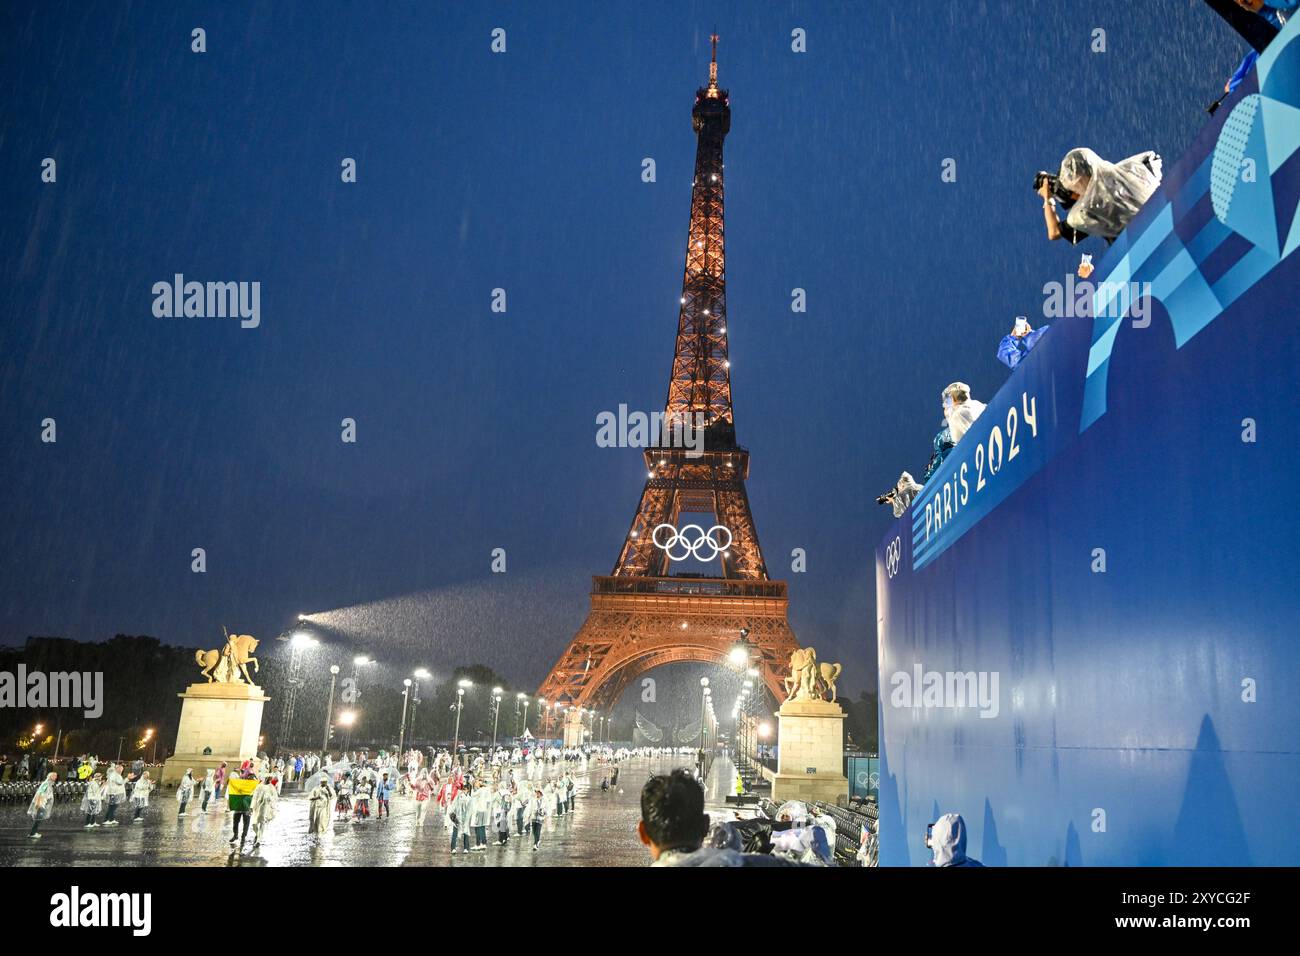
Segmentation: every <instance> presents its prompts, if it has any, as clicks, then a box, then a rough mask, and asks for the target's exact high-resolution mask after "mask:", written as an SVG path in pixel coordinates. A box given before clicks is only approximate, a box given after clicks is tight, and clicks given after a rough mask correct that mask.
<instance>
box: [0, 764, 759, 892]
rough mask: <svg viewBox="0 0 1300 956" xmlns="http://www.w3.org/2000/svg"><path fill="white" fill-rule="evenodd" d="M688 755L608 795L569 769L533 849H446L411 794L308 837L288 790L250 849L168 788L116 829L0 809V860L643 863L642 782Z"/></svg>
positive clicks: (212, 807)
mask: <svg viewBox="0 0 1300 956" xmlns="http://www.w3.org/2000/svg"><path fill="white" fill-rule="evenodd" d="M689 759H690V758H689V757H685V756H683V757H667V756H665V757H662V758H649V757H642V758H634V759H631V760H626V761H623V762H622V763H621V764H620V765H619V766H620V774H619V785H618V787H617V788H612V789H611V790H610V791H609V792H608V793H602V792H601V790H600V780H601V772H600V770H598V769H589V770H588V772H586V773H581V774H577V775H575V780H576V782H577V792H576V800H575V810H574V812H573V813H572V814H567V815H565V816H563V817H550V818H548V819H547V821H546V825H545V828H544V829H543V831H542V844H541V849H540V850H538V851H536V852H534V851H533V850H532V841H531V838H529V837H524V838H520V837H517V836H514V835H512V836H511V838H510V843H509V845H507V846H504V847H497V846H491V845H490V846H489V847H488V849H487V851H486V852H482V853H469V854H464V853H458V854H456V855H454V856H453V855H452V854H451V852H450V847H451V831H450V830H448V829H447V828H446V826H445V821H444V814H443V813H442V811H441V810H440V809H439V808H438V807H437V805H436V804H434V805H433V806H431V807H430V809H429V812H428V813H427V815H426V817H425V821H424V825H423V826H419V827H418V826H416V824H415V820H416V815H415V800H414V799H413V798H411V797H394V799H393V801H392V817H391V818H386V819H383V820H379V819H375V818H373V817H372V818H371V819H369V820H366V821H363V822H360V823H356V822H353V821H351V820H347V821H335V823H334V826H333V832H332V833H331V834H327V835H326V836H325V837H324V838H323V839H313V838H312V837H310V836H309V835H308V833H307V798H306V794H305V793H301V792H298V791H296V790H291V789H289V788H287V787H286V789H285V791H284V793H283V795H282V796H281V798H280V801H279V810H278V813H277V815H276V818H275V819H274V820H273V821H272V822H271V824H270V825H269V826H268V827H267V830H266V833H265V834H264V839H263V843H262V845H261V846H260V847H258V848H257V849H256V850H254V849H253V848H252V843H251V840H252V837H251V835H250V837H249V841H250V842H249V843H248V844H246V845H245V847H244V849H243V851H242V852H237V851H235V850H233V849H232V848H231V847H230V846H229V845H228V844H227V842H226V841H227V840H229V839H230V825H231V816H230V814H228V813H226V812H225V809H224V806H221V807H218V806H217V805H216V804H215V802H214V803H211V804H209V806H208V810H207V812H206V813H204V812H200V811H199V810H198V807H197V804H191V805H190V808H189V813H188V814H187V815H186V816H184V817H178V816H177V810H178V809H179V805H178V804H177V802H176V799H175V796H174V793H173V792H172V791H158V792H156V793H155V794H154V795H153V798H152V802H151V804H150V806H149V808H148V810H147V811H146V812H145V816H144V818H143V820H142V822H140V823H131V822H129V821H130V816H131V811H130V808H129V807H125V808H123V810H124V811H125V812H121V811H119V816H120V817H121V819H122V820H123V822H122V825H121V826H119V827H110V828H104V827H99V828H96V829H93V830H84V829H82V826H81V824H82V821H83V819H84V818H83V816H82V814H81V813H80V812H79V810H78V808H77V803H78V801H76V800H72V799H69V800H68V801H67V802H66V803H65V804H63V805H61V806H59V807H57V808H56V810H55V812H54V815H53V816H52V817H51V818H50V819H49V820H46V821H45V823H44V824H43V825H42V827H41V833H42V834H44V836H42V837H41V839H39V840H32V839H29V838H28V836H27V832H28V829H29V828H30V827H31V820H30V818H28V816H27V815H26V806H25V805H21V806H19V805H8V806H5V807H3V808H0V866H5V867H12V866H114V865H129V866H253V867H262V866H388V867H391V866H479V867H482V866H489V867H491V866H646V865H647V864H648V863H649V856H648V854H647V853H646V849H645V847H643V846H642V845H641V842H640V841H639V840H638V839H637V834H636V824H637V821H638V820H639V819H640V817H641V809H640V794H641V786H642V784H644V783H645V781H646V779H647V778H648V777H649V776H650V775H651V774H654V773H666V772H668V771H669V770H671V769H672V768H673V767H674V766H679V765H685V763H686V762H687V761H689ZM593 767H594V765H593ZM734 779H735V771H734V769H733V768H732V765H731V762H730V761H729V760H727V759H726V758H725V757H719V758H717V760H715V762H714V765H713V769H712V772H711V773H710V775H709V779H708V780H707V781H706V790H707V804H708V807H709V808H710V809H712V808H714V807H719V806H721V805H722V804H723V803H724V795H725V793H726V792H727V790H728V784H729V782H730V781H732V780H734ZM101 819H102V815H101ZM488 838H489V840H490V839H491V838H492V834H491V833H489V835H488Z"/></svg>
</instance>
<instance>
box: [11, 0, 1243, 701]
mask: <svg viewBox="0 0 1300 956" xmlns="http://www.w3.org/2000/svg"><path fill="white" fill-rule="evenodd" d="M196 26H201V27H203V28H205V29H206V31H207V44H208V52H206V53H204V54H201V55H199V54H194V53H191V52H190V30H191V29H192V28H193V27H196ZM495 27H501V28H504V29H505V30H506V31H507V52H506V53H505V54H503V55H494V54H493V53H492V52H491V51H490V48H489V43H490V33H491V31H492V29H493V28H495ZM715 27H716V29H717V31H718V33H719V34H721V37H722V40H721V44H720V47H719V63H720V81H721V85H722V86H724V87H726V88H728V89H729V90H730V92H731V105H732V111H733V118H732V131H731V135H730V136H729V137H728V139H727V144H726V155H727V172H728V183H727V186H728V190H727V197H726V199H727V228H728V234H727V240H728V243H727V244H728V250H727V253H728V263H727V265H728V277H727V278H728V307H729V337H730V345H731V360H732V383H733V389H734V397H735V408H736V422H737V430H738V438H739V440H740V442H741V443H742V444H744V445H746V446H747V447H748V448H749V449H750V451H751V453H752V456H753V467H752V471H751V476H750V481H749V495H750V500H751V504H752V506H753V509H754V514H755V517H756V520H757V523H758V531H759V535H760V540H761V542H762V544H763V548H764V552H765V556H766V559H767V563H768V567H769V569H770V570H771V572H772V574H773V575H774V576H776V577H783V578H786V579H787V580H789V581H790V592H791V604H792V609H791V617H792V622H793V624H794V627H795V630H796V633H797V634H798V635H799V637H800V639H801V640H802V641H803V642H804V643H810V644H814V645H815V646H816V647H817V648H818V653H819V656H820V657H822V658H823V659H824V660H842V661H843V662H844V665H845V684H846V685H847V687H848V688H850V689H851V690H852V691H854V692H856V690H857V689H860V688H862V687H864V686H869V685H871V684H873V683H874V669H875V665H874V660H875V628H876V624H875V611H874V590H875V572H874V565H873V548H874V546H875V544H876V543H877V541H878V539H879V537H880V536H881V535H882V534H883V532H884V529H885V527H886V525H887V524H888V522H889V520H890V518H891V516H890V514H889V513H888V511H887V509H884V508H880V507H878V506H877V505H876V504H875V501H874V498H875V496H876V495H877V494H878V493H879V492H881V491H883V490H884V489H885V488H887V487H888V486H889V485H890V484H891V483H892V482H893V481H894V479H895V478H896V477H897V475H898V472H899V471H900V470H901V469H903V468H907V469H909V470H910V471H912V472H913V473H914V474H918V475H919V474H920V472H921V471H922V470H923V469H924V465H925V461H926V458H927V457H928V455H929V450H930V439H931V437H932V435H933V433H934V431H935V430H936V428H937V427H938V423H939V419H940V408H939V392H940V389H942V388H943V386H945V385H947V384H948V383H949V382H951V381H954V380H963V381H966V382H968V383H970V384H971V385H972V386H973V391H974V394H975V397H977V398H987V397H988V395H989V394H990V393H991V392H993V391H994V390H995V389H996V388H997V387H998V385H999V384H1000V383H1001V382H1002V381H1003V379H1004V377H1005V375H1006V369H1005V368H1003V366H1001V365H1000V364H998V362H997V361H996V359H995V354H994V353H995V348H996V345H997V341H998V339H999V338H1000V337H1001V336H1002V335H1003V334H1004V333H1005V332H1006V331H1007V330H1008V329H1009V327H1010V325H1011V323H1012V320H1013V318H1014V316H1015V315H1017V314H1027V315H1029V316H1030V317H1031V321H1035V322H1036V321H1037V317H1038V316H1041V310H1042V295H1041V292H1040V289H1041V285H1042V283H1043V282H1045V281H1049V280H1051V279H1054V278H1055V279H1061V278H1063V276H1064V275H1065V273H1066V272H1067V271H1070V270H1071V269H1072V268H1073V266H1074V264H1075V263H1077V261H1078V254H1079V250H1075V249H1071V248H1070V247H1068V246H1066V245H1065V244H1064V243H1057V244H1055V245H1049V244H1048V243H1047V241H1046V240H1045V238H1044V236H1043V227H1042V221H1041V212H1040V202H1039V200H1038V198H1037V197H1036V196H1035V195H1034V194H1033V193H1032V191H1031V188H1030V187H1031V183H1032V180H1033V174H1034V171H1035V170H1036V169H1039V168H1047V169H1053V170H1054V169H1055V168H1056V167H1057V165H1058V164H1059V161H1060V158H1061V156H1062V155H1063V154H1064V153H1065V152H1066V151H1067V150H1068V149H1070V148H1071V147H1074V146H1080V145H1086V146H1090V147H1092V148H1094V149H1095V150H1097V151H1098V152H1099V153H1101V154H1102V155H1103V156H1106V157H1108V158H1112V159H1118V158H1122V157H1124V156H1127V155H1130V154H1132V153H1136V152H1138V151H1140V150H1143V149H1147V148H1153V149H1156V150H1157V151H1159V152H1160V153H1162V154H1163V155H1164V156H1165V157H1166V161H1167V162H1172V161H1173V160H1174V159H1176V158H1177V156H1178V155H1179V154H1180V153H1181V152H1182V150H1183V149H1184V148H1185V147H1186V146H1187V145H1188V144H1189V143H1190V141H1191V139H1192V138H1193V137H1194V136H1195V134H1196V133H1197V131H1198V130H1199V129H1200V128H1201V126H1202V125H1203V124H1204V123H1205V120H1206V117H1205V114H1204V112H1203V110H1202V107H1203V106H1204V104H1205V103H1207V102H1209V101H1210V100H1212V99H1214V98H1215V96H1216V95H1217V94H1218V92H1220V91H1221V87H1222V83H1223V81H1224V79H1225V78H1226V77H1227V75H1228V74H1230V73H1231V72H1232V69H1233V68H1234V67H1235V65H1236V62H1237V60H1238V59H1239V57H1240V55H1241V53H1242V52H1243V49H1242V48H1243V44H1242V43H1241V42H1240V41H1239V40H1238V39H1237V38H1236V37H1235V36H1234V35H1233V34H1232V33H1230V31H1228V30H1227V28H1226V27H1224V26H1223V24H1222V23H1220V22H1219V21H1218V20H1217V19H1216V18H1215V17H1214V16H1213V15H1212V14H1210V13H1209V12H1208V10H1207V9H1205V7H1204V5H1203V4H1202V3H1200V2H1192V0H1164V2H1158V3H1140V4H1139V3H1133V2H1131V0H1124V2H1120V0H1116V2H1106V3H1066V2H1050V3H1021V2H1007V3H926V4H918V5H902V4H894V3H884V2H870V3H855V4H843V5H841V4H825V3H823V4H802V3H783V4H763V3H749V2H746V3H708V4H704V3H648V4H631V3H598V4H579V3H564V4H554V5H550V4H548V5H542V4H533V3H521V4H511V5H499V6H498V5H475V6H474V7H473V8H472V9H471V7H470V5H460V4H433V3H409V4H396V5H384V4H364V5H363V4H353V5H340V4H334V3H316V4H311V5H296V6H291V5H288V4H258V5H253V4H221V5H219V6H217V5H213V6H212V7H211V8H209V7H206V6H202V5H193V4H181V3H178V4H172V3H168V4H158V3H138V4H132V5H126V4H102V5H93V6H92V5H90V4H84V3H71V4H58V3H39V4H38V3H9V4H6V5H5V7H4V10H3V12H2V13H0V86H2V87H3V91H4V93H3V103H2V104H0V197H2V200H3V203H2V208H3V210H4V215H3V217H2V218H0V303H2V306H3V307H2V309H0V321H2V322H3V325H2V326H0V448H2V449H3V458H0V474H2V475H3V491H2V492H0V561H2V562H3V564H2V565H0V567H3V573H2V574H0V643H19V642H21V641H22V640H23V639H24V638H25V637H26V636H27V635H30V634H56V635H63V636H69V637H76V638H81V639H87V640H99V639H104V638H107V637H110V636H112V635H113V634H114V633H118V632H124V633H147V634H153V635H155V636H157V637H159V638H161V639H163V640H164V641H168V642H171V643H179V644H200V643H203V644H204V645H205V646H217V645H216V643H214V642H215V641H216V640H217V638H218V637H219V634H220V628H221V626H222V625H227V626H229V627H231V628H232V629H238V630H240V631H246V632H250V633H253V634H257V635H259V636H267V637H269V636H274V634H275V633H277V632H279V631H280V630H282V629H283V628H284V627H286V626H287V625H288V624H289V623H290V622H291V621H292V619H293V617H294V615H296V614H297V613H299V612H302V611H323V610H326V609H331V608H337V607H342V606H348V605H357V604H367V603H369V602H375V601H381V600H383V599H388V598H393V597H397V596H401V595H408V594H414V593H420V592H433V593H432V595H429V596H427V597H426V598H422V599H420V600H421V601H424V602H425V603H426V606H432V607H434V608H435V609H436V610H435V613H434V614H433V617H432V618H430V617H429V616H428V615H423V616H422V615H408V614H406V613H405V612H404V611H403V610H402V608H403V607H404V606H405V605H402V604H398V605H396V606H395V607H396V610H394V611H393V612H392V613H389V612H387V611H385V612H384V614H381V615H379V616H378V618H377V619H376V620H377V621H378V623H376V624H375V627H376V628H377V631H376V632H375V633H372V634H369V635H367V636H366V640H367V641H368V642H369V644H370V646H371V647H375V649H377V650H379V651H380V652H381V653H383V652H385V651H387V652H389V653H397V652H399V650H406V651H409V652H410V653H411V654H413V655H415V656H416V657H418V658H419V659H420V660H421V661H423V662H425V663H426V664H428V665H429V666H431V667H435V668H436V667H446V666H450V665H455V664H460V663H468V662H470V661H482V662H484V663H487V664H490V665H492V666H494V667H496V668H498V669H500V670H501V671H502V672H504V673H508V674H510V675H511V676H512V677H514V678H515V679H517V680H518V681H519V682H520V683H521V684H529V683H535V682H537V681H540V679H541V678H542V677H543V676H544V675H545V673H546V671H547V669H548V668H549V666H550V665H551V663H552V662H553V661H554V659H555V657H556V655H558V654H559V652H560V651H561V650H562V649H563V648H564V646H565V644H566V642H567V641H568V640H569V639H570V638H571V637H572V635H573V633H574V632H575V631H576V629H577V627H578V626H579V624H580V623H581V622H582V619H583V616H584V615H585V613H586V608H587V600H588V599H587V591H588V588H589V576H590V575H592V574H605V573H608V571H609V569H610V567H611V566H612V565H613V563H614V560H615V558H616V556H617V553H618V549H619V547H620V545H621V543H622V540H623V536H624V534H625V533H626V531H627V528H628V525H629V523H630V521H631V518H632V515H633V511H634V508H635V506H636V504H637V500H638V496H639V494H640V491H641V487H642V483H643V481H644V471H643V468H642V463H641V458H640V454H639V452H637V451H635V450H629V449H606V448H598V447H597V446H596V443H595V433H596V423H595V419H596V415H597V414H598V413H599V412H601V411H605V410H614V409H617V408H618V406H619V404H620V403H625V404H627V405H628V406H629V407H631V408H633V409H641V410H645V411H652V410H655V409H660V408H662V405H663V401H664V395H665V392H666V385H667V377H668V371H669V361H670V359H671V356H672V346H673V335H674V331H675V327H676V314H677V297H678V294H679V291H680V283H681V272H682V260H683V255H684V250H685V237H686V226H687V217H688V212H689V209H688V205H689V198H690V186H691V172H692V162H693V159H694V149H695V141H694V136H693V134H692V131H691V128H690V109H691V105H692V102H693V97H694V92H695V89H696V87H697V86H699V85H701V84H702V83H703V82H704V81H705V79H706V74H707V63H708V35H709V33H710V32H711V31H712V30H713V29H714V28H715ZM796 27H801V28H803V29H805V30H806V31H807V36H808V41H807V43H808V52H807V53H805V54H796V53H793V52H791V49H790V33H791V30H792V29H794V28H796ZM1095 27H1101V28H1104V29H1105V30H1106V31H1107V46H1108V49H1107V52H1106V53H1104V54H1095V53H1092V52H1090V48H1089V46H1090V40H1091V36H1090V34H1091V31H1092V29H1093V28H1095ZM47 156H48V157H53V158H55V159H56V160H57V163H58V167H57V168H58V181H57V183H56V184H53V185H49V184H43V183H42V182H41V180H40V170H41V161H42V159H44V158H45V157H47ZM344 157H354V158H355V159H356V160H357V163H358V182H357V183H355V184H344V183H342V182H341V181H340V175H339V173H340V162H341V160H342V159H343V158H344ZM645 157H652V158H654V159H655V161H656V164H657V173H658V181H657V182H656V183H653V184H646V183H643V182H642V181H641V175H640V174H641V163H642V159H643V158H645ZM945 158H953V159H955V160H956V163H957V181H956V182H955V183H944V182H942V181H941V178H940V171H941V163H942V162H943V160H944V159H945ZM1103 249H1104V247H1103V246H1101V245H1100V243H1098V244H1097V245H1096V247H1095V248H1093V247H1092V246H1091V245H1090V246H1088V247H1085V249H1084V250H1083V251H1088V252H1094V253H1097V254H1098V255H1097V258H1098V259H1100V253H1101V252H1102V251H1103ZM174 273H184V274H185V275H186V276H187V277H188V278H192V279H198V280H201V281H202V280H214V281H216V280H222V281H224V280H247V281H254V280H255V281H259V282H260V283H261V288H262V301H261V313H262V316H261V326H260V327H259V328H256V329H241V328H240V327H239V323H238V321H236V320H232V319H193V318H192V319H184V318H180V319H160V318H155V317H154V315H153V313H152V301H153V297H152V294H151V291H150V290H151V287H152V285H153V284H154V283H155V282H158V281H169V280H170V279H171V277H172V276H173V274H174ZM497 287H501V288H504V289H505V290H506V292H507V302H508V311H507V312H506V313H505V314H495V313H493V312H492V311H491V310H490V303H491V292H492V290H493V289H494V288H497ZM795 287H799V288H803V289H806V290H807V300H808V311H807V312H806V313H805V314H796V313H792V312H791V309H790V294H791V290H792V289H793V288H795ZM47 417H49V418H54V419H55V420H56V421H57V428H58V441H57V443H56V444H45V443H42V441H41V440H40V436H41V421H42V419H44V418H47ZM345 417H351V418H354V419H356V421H357V428H358V441H357V443H356V444H344V443H343V442H341V441H340V420H341V419H343V418H345ZM196 547H202V548H204V549H206V553H207V573H205V574H194V573H192V572H191V569H190V565H191V557H190V553H191V549H193V548H196ZM494 548H504V549H505V550H506V553H507V560H508V571H507V573H506V574H492V573H491V572H490V560H491V552H492V549H494ZM794 548H804V549H806V551H807V554H808V570H807V572H806V573H803V574H791V573H789V569H790V553H791V550H792V549H794ZM1026 573H1032V569H1026ZM430 602H431V603H430ZM385 607H388V606H387V605H385ZM385 614H386V615H387V616H384V615H385ZM431 621H432V623H431ZM378 631H383V632H385V633H383V634H382V635H381V634H379V633H378ZM377 645H378V646H377Z"/></svg>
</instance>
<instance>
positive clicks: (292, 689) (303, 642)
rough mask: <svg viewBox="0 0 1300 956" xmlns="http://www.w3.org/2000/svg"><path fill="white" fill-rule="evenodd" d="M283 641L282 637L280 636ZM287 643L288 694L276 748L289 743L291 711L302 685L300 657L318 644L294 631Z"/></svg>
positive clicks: (291, 720) (311, 638)
mask: <svg viewBox="0 0 1300 956" xmlns="http://www.w3.org/2000/svg"><path fill="white" fill-rule="evenodd" d="M281 639H284V635H281ZM288 641H289V693H288V694H287V695H286V700H285V703H284V711H283V712H282V713H281V714H280V739H279V740H277V741H276V745H277V746H278V747H281V748H283V747H286V746H287V745H288V741H289V734H290V733H291V732H292V731H293V711H294V706H295V705H296V704H297V702H298V688H299V687H300V686H301V685H302V678H301V677H300V676H299V673H298V672H299V670H300V668H301V666H302V655H303V654H304V653H306V651H307V650H308V648H311V647H315V646H316V644H317V643H319V642H318V641H317V640H316V638H314V637H312V636H311V634H310V633H309V632H307V631H303V630H298V631H294V632H293V633H292V634H290V635H289V636H288Z"/></svg>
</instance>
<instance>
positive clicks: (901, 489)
mask: <svg viewBox="0 0 1300 956" xmlns="http://www.w3.org/2000/svg"><path fill="white" fill-rule="evenodd" d="M920 490H921V486H920V485H918V484H917V483H916V479H915V478H913V477H912V475H911V474H910V473H909V472H906V471H905V472H903V473H902V474H901V475H899V476H898V481H897V482H895V484H894V494H893V497H891V498H890V499H889V504H890V507H892V508H893V509H894V517H895V518H901V517H903V515H904V513H905V512H906V511H907V509H908V508H909V507H911V504H912V501H913V500H914V499H915V498H916V493H917V492H918V491H920ZM614 783H615V784H617V783H618V768H617V767H615V768H614ZM736 793H744V787H743V786H742V784H741V780H740V774H736Z"/></svg>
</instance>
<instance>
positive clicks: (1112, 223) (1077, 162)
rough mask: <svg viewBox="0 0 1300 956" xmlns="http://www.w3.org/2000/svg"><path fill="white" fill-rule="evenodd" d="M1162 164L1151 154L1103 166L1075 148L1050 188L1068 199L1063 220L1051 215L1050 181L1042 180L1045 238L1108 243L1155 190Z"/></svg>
mask: <svg viewBox="0 0 1300 956" xmlns="http://www.w3.org/2000/svg"><path fill="white" fill-rule="evenodd" d="M1161 175H1162V164H1161V160H1160V157H1159V156H1158V155H1156V154H1155V153H1154V152H1152V151H1151V150H1147V151H1146V152H1143V153H1138V154H1137V155H1135V156H1130V157H1128V159H1123V160H1120V161H1119V162H1118V163H1109V162H1107V161H1106V160H1104V159H1102V158H1101V157H1100V156H1098V155H1097V154H1096V153H1094V152H1093V151H1092V150H1090V149H1087V148H1084V147H1079V148H1076V149H1072V150H1070V151H1069V152H1068V153H1066V154H1065V158H1064V159H1062V160H1061V171H1060V173H1058V175H1057V177H1056V184H1055V185H1059V187H1060V189H1061V190H1062V191H1064V193H1065V194H1066V195H1068V196H1069V197H1070V200H1071V201H1070V203H1069V205H1068V209H1069V212H1068V214H1067V215H1066V217H1065V219H1064V220H1062V219H1060V218H1059V217H1058V216H1057V214H1056V200H1057V196H1056V193H1055V190H1054V184H1053V183H1052V181H1051V179H1050V177H1047V178H1042V177H1040V179H1041V182H1040V183H1039V185H1038V194H1039V195H1040V196H1042V197H1043V218H1044V220H1045V221H1046V223H1047V238H1048V239H1049V240H1050V239H1064V240H1066V241H1067V242H1070V243H1077V242H1079V241H1080V239H1083V238H1085V237H1087V236H1100V237H1101V238H1103V239H1105V240H1106V241H1107V242H1111V241H1113V240H1114V239H1115V237H1116V236H1118V235H1119V234H1120V233H1121V232H1123V231H1124V227H1125V226H1127V225H1128V224H1129V220H1130V219H1132V218H1133V217H1134V216H1135V215H1137V212H1138V210H1139V209H1141V208H1142V206H1143V204H1144V203H1146V201H1147V200H1148V199H1149V198H1150V197H1151V194H1152V193H1154V192H1155V191H1156V189H1157V188H1159V186H1160V178H1161Z"/></svg>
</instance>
